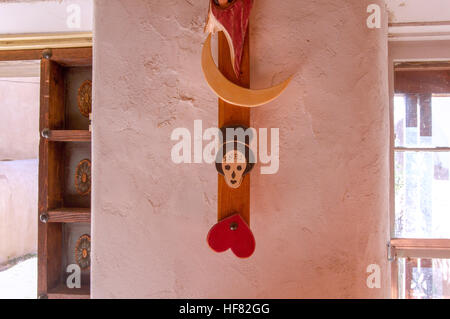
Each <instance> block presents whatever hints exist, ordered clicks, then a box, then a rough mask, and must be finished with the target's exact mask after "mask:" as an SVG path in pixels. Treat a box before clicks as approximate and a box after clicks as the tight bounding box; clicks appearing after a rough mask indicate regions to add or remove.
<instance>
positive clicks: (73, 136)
mask: <svg viewBox="0 0 450 319" xmlns="http://www.w3.org/2000/svg"><path fill="white" fill-rule="evenodd" d="M43 134H44V135H45V136H44V137H45V138H47V139H48V140H49V141H52V142H90V141H91V132H90V131H88V130H46V131H44V132H43Z"/></svg>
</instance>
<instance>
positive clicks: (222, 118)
mask: <svg viewBox="0 0 450 319" xmlns="http://www.w3.org/2000/svg"><path fill="white" fill-rule="evenodd" d="M218 35H219V43H218V45H219V58H218V64H219V69H220V72H221V73H222V74H223V75H224V76H226V77H227V78H228V79H229V80H230V81H233V82H234V83H236V84H237V85H240V86H242V87H250V44H249V31H248V30H247V35H246V37H245V42H244V51H243V53H242V63H241V76H240V77H239V79H237V78H236V75H235V73H234V69H233V66H232V65H231V58H230V49H229V45H228V41H227V39H226V36H225V34H224V33H223V32H219V33H218ZM250 111H251V108H248V107H240V106H236V105H233V104H229V103H227V102H225V101H224V100H222V99H220V98H219V127H223V126H230V125H244V126H247V127H250ZM250 177H251V174H248V175H247V176H245V178H244V179H243V181H242V184H241V186H240V187H239V188H231V187H229V186H228V185H227V183H226V181H225V178H224V177H223V176H222V175H220V174H218V178H219V179H218V198H217V219H218V221H221V220H223V219H225V218H227V217H230V216H231V215H234V214H236V213H239V214H240V215H241V217H242V218H243V219H244V220H245V222H246V223H247V225H250Z"/></svg>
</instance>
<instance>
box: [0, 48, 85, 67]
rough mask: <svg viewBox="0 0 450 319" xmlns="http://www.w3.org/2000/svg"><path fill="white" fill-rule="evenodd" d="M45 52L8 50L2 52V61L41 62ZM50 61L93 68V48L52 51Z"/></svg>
mask: <svg viewBox="0 0 450 319" xmlns="http://www.w3.org/2000/svg"><path fill="white" fill-rule="evenodd" d="M43 51H44V50H41V49H39V50H6V51H0V61H23V60H40V59H42V53H43ZM51 52H52V56H51V58H50V60H52V61H55V62H57V63H58V64H60V65H62V66H67V67H69V66H91V65H92V48H64V49H51Z"/></svg>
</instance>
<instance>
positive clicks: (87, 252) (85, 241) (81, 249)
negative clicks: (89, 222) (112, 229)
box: [75, 234, 91, 270]
mask: <svg viewBox="0 0 450 319" xmlns="http://www.w3.org/2000/svg"><path fill="white" fill-rule="evenodd" d="M75 261H76V262H77V264H78V266H80V268H81V269H83V270H85V269H89V267H90V266H91V236H89V235H87V234H85V235H83V236H81V237H80V238H78V240H77V243H76V245H75Z"/></svg>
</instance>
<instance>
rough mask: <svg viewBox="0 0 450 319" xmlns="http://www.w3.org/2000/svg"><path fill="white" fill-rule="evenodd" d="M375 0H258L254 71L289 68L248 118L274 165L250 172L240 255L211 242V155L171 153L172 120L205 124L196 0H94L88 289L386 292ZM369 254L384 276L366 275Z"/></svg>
mask: <svg viewBox="0 0 450 319" xmlns="http://www.w3.org/2000/svg"><path fill="white" fill-rule="evenodd" d="M371 3H378V4H380V5H381V8H384V5H383V2H382V1H378V0H377V1H374V0H371V1H361V0H353V1H348V0H321V1H306V0H305V1H298V0H283V1H270V0H257V1H255V6H254V10H253V13H252V17H251V52H252V53H251V54H252V58H251V64H252V86H253V87H254V88H262V87H266V86H270V85H272V84H275V83H278V82H280V81H281V80H282V79H284V78H285V77H286V76H288V75H290V74H295V77H294V80H293V81H292V83H291V85H290V87H289V88H288V89H287V91H286V92H285V93H284V94H283V95H282V96H281V97H280V98H279V99H278V100H276V101H275V102H273V103H270V104H268V105H266V106H264V107H261V108H259V109H257V110H255V111H254V112H253V113H252V122H253V126H254V127H256V128H258V127H268V128H270V127H279V128H280V170H279V172H278V173H277V174H275V175H260V173H259V167H257V168H256V169H255V170H254V171H253V173H252V182H251V184H252V185H251V193H252V194H251V211H252V213H251V219H252V224H251V227H252V229H253V231H254V235H255V237H256V242H257V246H256V252H255V254H254V255H253V256H252V257H251V258H250V259H248V260H241V259H237V258H236V257H234V255H232V253H231V252H226V253H223V254H216V253H213V252H212V251H211V250H210V249H209V248H208V246H207V244H206V241H205V237H206V234H207V232H208V230H209V228H210V227H211V226H212V225H213V224H214V223H215V222H216V206H217V174H216V171H215V169H214V167H213V165H208V164H181V165H175V164H173V163H172V161H171V159H170V151H171V147H172V145H173V144H174V142H171V141H170V135H171V132H172V130H173V129H174V128H177V127H187V128H189V129H191V130H192V128H193V121H194V120H195V119H202V120H203V126H204V128H206V127H210V126H215V125H216V123H217V98H216V96H215V95H214V94H213V93H212V92H211V91H210V90H209V88H208V86H207V84H206V83H205V81H204V79H203V76H202V72H201V66H200V52H201V45H202V42H203V41H204V39H205V35H204V34H203V26H204V22H205V16H206V13H207V7H208V2H207V1H206V0H205V1H190V0H185V1H181V0H168V1H164V2H162V1H156V0H155V1H138V0H133V1H131V0H130V1H111V0H108V1H106V0H99V1H96V2H95V13H94V17H95V22H94V32H95V45H94V109H95V112H94V119H93V129H94V133H93V149H94V152H93V180H94V185H93V256H92V258H93V259H92V264H93V265H92V296H93V297H94V298H103V297H106V298H108V297H142V298H145V297H150V298H164V297H168V298H176V297H194V298H201V297H206V298H209V297H211V298H213V297H214V298H234V297H244V298H253V297H256V298H308V297H312V298H348V297H353V298H385V297H389V288H390V286H389V277H388V273H389V269H388V264H387V261H386V247H385V245H386V242H387V239H388V213H387V212H388V189H389V187H388V172H389V169H388V167H389V166H388V140H389V138H388V132H389V130H388V87H387V81H386V80H387V39H386V34H387V31H386V24H387V21H386V20H387V19H386V18H387V17H386V16H387V14H385V13H384V11H383V12H382V13H383V27H382V28H381V29H378V30H370V29H368V28H367V27H366V18H367V16H368V14H367V13H366V9H367V6H368V5H369V4H371ZM370 264H378V265H379V266H380V267H381V288H380V289H369V288H368V287H367V286H366V279H367V276H368V274H367V273H366V268H367V266H368V265H370Z"/></svg>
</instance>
